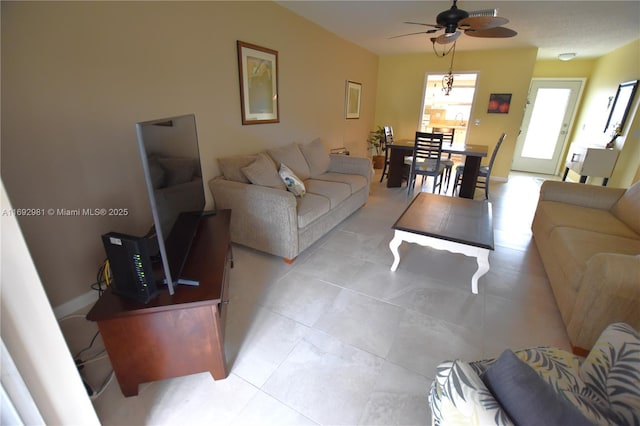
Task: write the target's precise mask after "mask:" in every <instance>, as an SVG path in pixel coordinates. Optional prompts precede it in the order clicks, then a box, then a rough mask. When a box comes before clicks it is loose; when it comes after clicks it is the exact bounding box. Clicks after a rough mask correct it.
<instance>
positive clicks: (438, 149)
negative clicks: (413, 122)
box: [407, 132, 444, 193]
mask: <svg viewBox="0 0 640 426" xmlns="http://www.w3.org/2000/svg"><path fill="white" fill-rule="evenodd" d="M441 157H442V134H435V133H422V132H416V141H415V145H414V147H413V155H412V157H411V168H410V169H409V181H408V182H407V188H408V189H407V190H408V192H409V193H411V191H412V190H413V188H414V187H415V184H416V177H417V176H418V175H420V176H422V183H421V184H424V179H425V177H429V176H432V177H433V187H432V188H431V192H433V193H435V192H436V187H437V188H438V193H440V192H442V177H443V173H444V166H443V165H442V163H441Z"/></svg>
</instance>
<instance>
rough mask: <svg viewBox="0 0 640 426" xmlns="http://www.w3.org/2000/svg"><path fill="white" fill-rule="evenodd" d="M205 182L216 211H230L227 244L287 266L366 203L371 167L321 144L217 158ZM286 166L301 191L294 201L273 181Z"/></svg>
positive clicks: (293, 146)
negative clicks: (216, 167) (217, 170)
mask: <svg viewBox="0 0 640 426" xmlns="http://www.w3.org/2000/svg"><path fill="white" fill-rule="evenodd" d="M218 164H219V166H220V170H221V172H222V176H218V177H216V178H214V179H212V180H210V181H209V188H210V190H211V194H212V195H213V199H214V202H215V205H216V208H218V209H231V211H232V212H231V240H232V241H233V242H235V243H238V244H242V245H245V246H248V247H251V248H254V249H257V250H260V251H264V252H267V253H271V254H273V255H276V256H281V257H283V258H284V259H285V261H288V262H291V261H293V259H295V258H296V257H297V256H298V255H299V254H300V253H301V252H302V251H303V250H305V249H306V248H308V247H309V246H310V245H311V244H313V243H314V242H316V241H317V240H319V239H320V238H321V237H322V236H324V235H325V234H326V233H327V232H329V231H330V230H331V229H333V228H334V227H335V226H336V225H337V224H339V223H340V222H342V221H343V220H344V219H346V218H347V217H348V216H349V215H351V214H352V213H353V212H355V211H356V210H358V209H359V208H360V207H361V206H362V205H363V204H365V202H366V201H367V199H368V197H369V183H370V179H371V161H370V160H369V159H368V158H360V157H353V156H346V155H330V154H329V152H328V150H327V149H326V147H325V146H324V145H323V143H322V142H321V141H320V140H314V141H313V142H311V143H308V144H304V145H298V144H295V143H294V144H289V145H286V146H284V147H280V148H275V149H270V150H267V151H265V152H262V153H259V154H256V155H238V156H234V157H227V158H220V159H218ZM282 164H285V165H286V166H287V167H288V168H289V169H290V170H291V171H292V172H293V173H294V174H295V176H296V177H297V178H299V179H300V180H301V181H302V182H303V183H304V187H305V190H306V192H305V194H304V195H302V196H296V195H294V193H292V192H291V191H290V190H287V188H286V187H285V185H284V183H283V179H282V178H281V177H280V176H279V175H278V171H279V170H281V169H282V168H281V165H282Z"/></svg>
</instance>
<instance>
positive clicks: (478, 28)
mask: <svg viewBox="0 0 640 426" xmlns="http://www.w3.org/2000/svg"><path fill="white" fill-rule="evenodd" d="M457 2H458V0H453V5H452V6H451V8H450V9H448V10H445V11H443V12H440V13H439V14H438V16H437V17H436V23H435V24H423V23H420V22H405V24H411V25H422V26H425V27H432V29H429V30H427V31H419V32H416V33H410V34H403V35H400V36H395V37H391V38H398V37H405V36H409V35H415V34H434V33H436V32H438V31H440V30H442V29H444V34H441V35H439V36H437V37H433V38H431V41H432V42H433V43H434V44H435V43H439V44H449V43H453V42H454V41H456V40H457V39H458V37H460V35H461V34H462V31H464V33H465V34H466V35H468V36H471V37H486V38H507V37H513V36H515V35H517V34H518V33H517V32H515V31H514V30H512V29H510V28H505V27H503V26H502V25H504V24H506V23H508V22H509V20H508V19H507V18H502V17H500V16H497V14H498V13H497V12H498V10H497V9H484V10H476V11H473V12H467V11H465V10H462V9H458V6H457V5H456V3H457Z"/></svg>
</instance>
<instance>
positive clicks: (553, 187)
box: [540, 180, 625, 210]
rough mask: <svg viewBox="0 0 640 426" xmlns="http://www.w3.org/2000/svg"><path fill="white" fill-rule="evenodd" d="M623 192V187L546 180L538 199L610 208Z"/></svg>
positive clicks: (595, 207)
mask: <svg viewBox="0 0 640 426" xmlns="http://www.w3.org/2000/svg"><path fill="white" fill-rule="evenodd" d="M624 192H625V189H623V188H609V187H606V186H595V185H585V184H583V183H573V182H558V181H550V180H547V181H544V182H543V183H542V187H541V188H540V201H558V202H561V203H566V204H575V205H577V206H583V207H590V208H593V209H602V210H610V209H611V208H612V207H613V205H614V204H615V203H616V202H617V201H618V200H619V199H620V197H622V194H624Z"/></svg>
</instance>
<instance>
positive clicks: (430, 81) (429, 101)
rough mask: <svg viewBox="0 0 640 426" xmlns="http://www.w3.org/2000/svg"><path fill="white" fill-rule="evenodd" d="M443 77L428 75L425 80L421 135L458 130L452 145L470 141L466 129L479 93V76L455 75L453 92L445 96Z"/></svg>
mask: <svg viewBox="0 0 640 426" xmlns="http://www.w3.org/2000/svg"><path fill="white" fill-rule="evenodd" d="M444 76H445V75H444V74H427V75H426V76H425V80H424V91H423V98H422V99H423V100H422V110H421V112H420V123H419V126H418V128H419V129H420V131H421V132H429V131H432V130H433V128H452V129H455V133H454V139H453V142H455V143H464V142H465V141H466V140H467V127H468V125H469V117H471V106H472V105H473V98H474V96H475V92H476V82H477V80H478V74H476V73H465V74H454V76H453V81H454V83H453V89H452V90H451V92H450V93H449V94H448V95H445V92H444V90H443V89H442V79H443V78H444Z"/></svg>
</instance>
